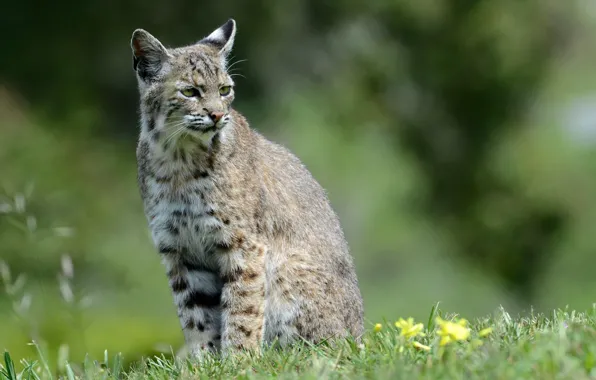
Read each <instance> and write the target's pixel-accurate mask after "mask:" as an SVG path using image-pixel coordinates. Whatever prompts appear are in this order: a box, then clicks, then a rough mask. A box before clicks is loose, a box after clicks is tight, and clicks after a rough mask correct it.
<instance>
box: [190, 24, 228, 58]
mask: <svg viewBox="0 0 596 380" xmlns="http://www.w3.org/2000/svg"><path fill="white" fill-rule="evenodd" d="M235 36H236V21H234V19H229V20H228V21H227V22H226V23H225V24H223V25H222V26H220V27H219V28H217V29H215V30H214V31H213V33H211V34H210V35H208V36H207V37H205V38H203V39H202V40H201V41H199V43H202V44H209V45H213V46H215V47H217V48H218V49H219V52H220V54H221V55H223V56H224V57H226V56H227V55H228V54H230V51H232V46H234V37H235Z"/></svg>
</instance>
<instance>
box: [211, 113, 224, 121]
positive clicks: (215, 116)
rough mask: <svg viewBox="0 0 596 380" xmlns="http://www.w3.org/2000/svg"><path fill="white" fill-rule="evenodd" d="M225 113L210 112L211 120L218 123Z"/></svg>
mask: <svg viewBox="0 0 596 380" xmlns="http://www.w3.org/2000/svg"><path fill="white" fill-rule="evenodd" d="M223 115H224V113H223V112H211V113H210V114H209V117H210V118H211V120H213V122H214V123H217V122H218V121H219V119H221V118H222V117H223Z"/></svg>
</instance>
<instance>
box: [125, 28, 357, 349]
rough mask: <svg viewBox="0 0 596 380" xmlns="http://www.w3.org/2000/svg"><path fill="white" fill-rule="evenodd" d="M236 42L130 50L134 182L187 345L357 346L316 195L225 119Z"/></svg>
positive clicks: (351, 304) (336, 251)
mask: <svg viewBox="0 0 596 380" xmlns="http://www.w3.org/2000/svg"><path fill="white" fill-rule="evenodd" d="M235 34H236V24H235V22H234V21H233V20H229V21H228V22H227V23H225V24H224V25H223V26H221V27H220V28H218V29H217V30H215V31H214V32H213V33H211V34H210V35H209V36H208V37H206V38H204V39H202V40H201V41H199V42H198V43H196V44H193V45H190V46H187V47H182V48H176V49H166V48H165V47H164V46H163V45H162V44H161V43H160V42H159V41H158V40H157V39H156V38H155V37H153V36H151V35H150V34H149V33H147V32H146V31H144V30H140V29H138V30H136V31H135V32H134V34H133V37H132V41H131V46H132V50H133V68H134V69H135V70H136V73H137V78H138V84H139V91H140V108H141V132H140V138H139V144H138V148H137V160H138V182H139V187H140V192H141V196H142V199H143V203H144V208H145V213H146V216H147V220H148V223H149V227H150V230H151V233H152V237H153V241H154V244H155V246H156V248H157V251H158V252H159V254H160V256H161V260H162V262H163V264H164V266H165V269H166V273H167V276H168V278H169V283H170V287H171V290H172V293H173V296H174V302H175V304H176V306H177V308H178V316H179V319H180V323H181V326H182V329H183V332H184V336H185V340H186V343H187V347H188V349H189V350H190V352H191V353H193V354H194V355H201V354H202V353H203V352H205V351H217V350H219V349H220V348H222V349H223V351H224V352H227V351H228V350H234V349H243V348H244V349H258V348H259V347H260V346H261V345H262V344H263V343H273V342H276V341H277V342H279V343H281V344H282V345H285V344H288V343H291V342H292V341H295V340H296V339H298V338H303V339H306V340H308V341H311V342H318V341H321V340H323V339H327V338H332V337H337V336H345V335H346V334H351V335H353V336H356V337H358V336H360V335H361V333H362V330H363V321H362V310H363V308H362V299H361V296H360V291H359V289H358V281H357V278H356V274H355V271H354V265H353V262H352V258H351V256H350V254H349V252H348V246H347V244H346V241H345V239H344V236H343V232H342V230H341V228H340V225H339V221H338V219H337V216H336V214H335V213H334V211H333V210H332V208H331V206H330V204H329V201H328V199H327V196H326V194H325V192H324V190H323V189H322V188H321V186H320V185H319V184H318V183H317V182H316V181H315V180H314V179H313V178H312V176H311V175H310V173H309V172H308V170H307V169H306V168H305V167H304V166H303V165H302V163H301V162H300V161H299V160H298V159H297V158H296V157H295V156H294V155H292V154H291V153H290V152H289V151H287V150H286V149H285V148H283V147H281V146H279V145H277V144H274V143H272V142H269V141H268V140H266V139H265V138H264V137H262V136H261V135H260V134H258V133H257V132H256V131H254V130H252V129H251V128H250V127H249V125H248V123H247V121H246V120H245V118H244V117H243V116H242V115H240V114H239V113H238V112H236V111H234V110H233V109H232V108H231V103H232V101H233V99H234V88H233V86H234V82H233V80H232V78H231V76H230V75H229V73H228V72H227V61H226V58H227V56H228V54H229V52H230V50H231V48H232V45H233V42H234V37H235Z"/></svg>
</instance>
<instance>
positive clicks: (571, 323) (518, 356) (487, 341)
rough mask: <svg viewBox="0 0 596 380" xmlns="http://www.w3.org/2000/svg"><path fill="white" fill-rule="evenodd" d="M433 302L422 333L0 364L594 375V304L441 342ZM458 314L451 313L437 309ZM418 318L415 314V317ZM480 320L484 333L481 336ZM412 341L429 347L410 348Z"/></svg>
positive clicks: (495, 321) (276, 372)
mask: <svg viewBox="0 0 596 380" xmlns="http://www.w3.org/2000/svg"><path fill="white" fill-rule="evenodd" d="M437 315H439V313H438V312H436V310H435V308H433V310H432V311H431V315H430V316H429V318H428V321H424V322H425V326H424V327H425V330H424V332H425V336H418V337H415V338H410V340H408V339H407V338H405V337H403V336H401V334H400V329H398V328H395V327H394V326H393V321H387V322H386V323H383V324H382V325H383V327H382V328H381V329H380V331H375V330H374V329H369V331H367V332H366V334H365V336H364V337H363V339H362V342H361V343H358V342H355V341H354V340H352V339H347V340H340V341H336V342H327V343H324V344H319V345H317V346H313V345H309V344H307V343H300V344H297V345H295V346H294V347H292V348H289V349H286V350H279V349H273V348H270V349H266V350H265V351H264V352H263V353H262V354H261V355H257V354H250V353H243V354H237V355H233V356H230V357H227V358H220V357H207V358H205V359H204V360H202V361H201V362H198V361H191V360H180V359H171V358H166V357H153V358H148V359H145V360H143V361H141V362H138V363H135V364H134V365H133V366H132V367H131V368H129V369H126V370H124V368H123V365H122V363H123V361H122V358H121V357H120V355H115V356H112V357H110V355H108V353H107V352H106V353H105V356H104V358H103V359H102V360H100V361H97V360H92V359H90V358H87V359H86V360H85V362H84V363H81V364H80V365H75V364H74V363H71V364H69V363H67V359H64V358H63V363H59V364H60V365H59V370H58V372H59V373H60V374H59V375H56V373H54V372H53V371H52V370H50V364H48V363H47V361H46V360H45V359H44V355H43V354H42V352H43V349H42V348H39V349H38V353H39V356H38V358H37V359H36V360H35V361H27V360H22V361H21V365H18V364H14V363H13V361H12V359H11V358H10V356H9V355H8V353H6V354H5V358H4V359H5V364H4V365H2V366H1V367H0V378H6V379H11V380H12V379H17V378H22V379H57V378H65V379H77V378H81V379H95V378H99V379H117V378H118V379H146V378H148V379H172V378H201V379H217V378H226V379H227V378H235V379H264V378H272V377H277V378H282V379H294V378H300V379H327V378H367V379H413V378H429V379H437V378H449V379H458V378H461V379H529V378H532V379H594V378H596V371H595V370H594V368H595V367H596V329H595V328H596V305H595V306H594V307H593V308H592V309H591V310H590V311H588V312H575V311H568V310H558V311H555V312H553V313H552V314H551V315H543V314H534V313H531V314H530V315H529V316H524V317H518V318H512V317H511V316H510V315H509V314H508V313H507V312H506V311H504V310H503V309H500V310H499V311H498V312H496V313H495V315H494V316H492V317H486V318H482V319H478V320H475V321H472V322H471V323H469V324H468V327H469V329H470V335H469V337H467V338H466V339H465V340H462V341H451V342H450V343H448V344H446V345H444V346H441V345H440V344H439V343H440V338H441V337H440V336H439V334H438V331H439V330H441V328H440V326H437V324H436V323H435V321H436V316H437ZM444 318H445V319H447V320H454V321H455V320H458V319H459V318H458V316H456V315H448V316H444ZM416 322H420V321H416ZM488 327H491V328H492V332H491V333H489V334H488V335H486V336H483V337H481V336H480V335H479V332H480V331H481V330H483V329H486V328H488ZM413 340H416V341H418V342H419V343H421V344H424V345H426V346H428V347H429V348H430V349H429V350H428V351H427V350H425V349H420V348H416V347H414V346H413V345H412V341H413Z"/></svg>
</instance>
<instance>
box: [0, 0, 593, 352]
mask: <svg viewBox="0 0 596 380" xmlns="http://www.w3.org/2000/svg"><path fill="white" fill-rule="evenodd" d="M595 14H596V8H595V7H594V6H593V5H591V3H590V2H589V1H588V0H574V1H568V2H561V1H557V0H525V1H518V0H499V1H497V0H476V1H472V0H433V1H430V0H420V1H416V2H412V1H406V0H396V1H388V0H375V1H370V2H368V3H366V5H365V4H363V3H362V2H356V1H351V0H337V1H333V2H331V1H314V0H308V1H299V0H288V1H284V2H273V1H266V0H251V1H246V2H233V1H231V0H221V1H218V2H211V3H204V4H203V3H197V2H190V1H186V0H184V1H178V2H174V3H167V2H165V1H161V0H151V1H143V2H141V1H138V0H133V1H128V2H109V1H108V2H105V1H104V2H100V1H97V0H89V1H85V2H72V1H65V2H60V3H45V2H39V1H35V0H28V1H24V2H11V3H7V4H4V7H3V12H1V13H0V32H2V33H3V35H5V36H12V37H11V38H4V39H2V41H1V42H0V47H1V48H2V51H3V52H4V53H5V54H8V56H9V57H10V59H2V60H0V84H2V86H3V87H0V136H1V137H0V173H1V177H0V185H2V186H3V190H0V207H2V205H9V206H10V210H9V209H8V208H6V207H9V206H4V207H5V210H4V211H2V209H0V247H1V248H0V259H1V260H3V261H5V262H6V263H7V264H8V266H9V267H10V269H11V273H13V274H14V276H16V275H17V274H18V273H24V274H26V275H27V276H28V280H27V283H26V287H25V290H24V291H25V292H26V294H29V295H30V296H31V297H32V298H31V299H32V303H31V309H30V313H31V314H32V315H33V316H34V318H33V319H32V320H31V321H32V322H35V327H31V325H30V324H25V325H24V327H23V328H22V329H20V330H19V329H15V328H13V327H14V326H16V325H15V324H14V323H16V322H13V319H11V318H12V317H11V316H10V315H11V313H12V312H9V311H8V310H13V308H12V307H10V305H11V302H13V301H14V300H13V299H11V297H9V296H5V297H2V296H0V322H2V321H4V320H6V321H7V323H0V346H8V345H11V346H13V347H16V348H12V350H13V351H14V353H15V354H16V355H17V356H19V351H18V350H20V349H22V350H24V349H25V346H24V342H26V340H27V339H30V338H32V335H34V334H32V333H31V332H32V331H35V332H36V334H37V335H38V336H40V338H41V339H43V340H45V341H47V342H48V344H49V348H50V350H54V351H56V350H57V349H58V347H59V346H60V345H61V344H63V343H68V344H70V345H72V347H73V348H72V350H73V351H77V350H80V351H81V352H82V351H90V352H92V353H96V354H97V353H99V352H102V351H103V349H106V348H107V349H110V351H112V352H117V351H119V350H122V351H124V352H126V353H129V354H130V355H131V356H132V357H133V358H134V357H138V356H139V355H143V354H147V353H150V352H154V351H156V350H162V348H161V346H160V344H165V345H166V346H167V345H173V346H174V347H177V345H178V344H179V343H180V342H181V339H182V338H181V334H180V332H179V327H178V322H177V320H176V313H175V310H174V307H173V305H172V301H171V296H170V295H169V291H168V288H167V282H166V280H165V275H164V273H163V269H162V268H161V265H160V263H159V260H158V258H157V256H156V255H155V254H154V250H153V248H152V247H151V244H150V239H149V236H148V232H147V228H146V222H145V218H144V217H143V214H142V208H141V202H140V198H139V196H138V191H137V188H136V179H135V171H136V168H135V162H134V146H135V140H136V136H137V133H138V128H137V127H136V125H137V113H136V107H137V97H138V95H137V89H136V82H135V81H136V79H135V77H134V75H133V72H132V67H131V54H130V47H129V38H130V36H131V33H132V31H133V30H134V29H135V28H138V27H142V28H144V29H147V30H148V31H149V32H151V33H152V34H153V35H155V36H156V37H158V38H159V39H160V40H161V41H162V42H163V43H164V44H165V45H166V46H179V45H184V44H190V43H193V41H197V40H199V39H200V38H201V37H203V36H205V35H207V34H208V33H209V32H210V31H211V30H213V29H214V28H216V27H217V26H218V25H219V24H221V23H223V22H224V21H225V20H226V19H228V18H229V17H233V18H235V19H236V21H237V23H238V35H237V38H236V43H235V48H234V53H233V55H234V57H233V60H234V61H238V62H237V64H236V65H235V66H234V70H237V71H236V72H237V73H238V74H240V75H241V76H238V77H235V80H236V84H237V89H238V91H237V92H238V95H237V97H236V101H235V104H236V108H238V109H239V110H240V111H241V112H243V113H244V114H245V115H246V116H247V117H248V118H249V120H250V121H251V123H252V125H253V127H255V128H256V129H258V130H260V131H262V132H263V133H264V134H265V135H267V136H268V137H269V138H271V139H272V140H275V141H278V142H281V143H284V144H285V145H287V146H288V147H289V148H290V149H291V150H293V151H294V152H295V153H296V154H297V155H298V156H299V157H300V158H301V159H302V160H303V161H304V162H305V164H306V165H307V166H308V167H309V169H310V170H311V171H312V172H313V174H314V175H315V177H316V178H317V179H319V181H320V182H321V183H322V184H323V186H324V187H325V188H327V189H328V190H329V194H330V197H331V199H332V203H333V205H334V207H335V208H336V209H337V211H338V213H339V214H340V217H341V219H342V224H343V226H344V228H345V230H346V235H347V237H348V240H349V242H350V245H351V248H352V251H353V254H354V256H355V259H356V263H357V268H358V272H359V276H360V282H361V286H362V289H363V294H364V297H365V307H366V313H367V317H369V318H373V319H379V318H380V317H381V316H388V317H389V316H391V315H392V314H393V313H399V314H400V315H405V314H410V315H412V316H414V317H420V316H422V315H423V313H424V311H425V310H426V309H427V307H428V305H429V304H432V303H434V302H436V301H443V302H444V305H445V307H447V308H449V309H451V308H453V309H457V310H458V311H460V312H462V313H465V314H468V315H478V314H480V313H486V312H488V311H491V310H493V309H494V308H495V307H496V306H497V305H498V304H503V305H507V306H509V308H512V309H514V310H515V308H517V310H520V309H523V308H526V309H527V308H528V307H529V305H534V306H536V307H538V308H554V307H557V306H563V305H562V303H563V304H567V303H570V304H574V303H575V304H576V307H578V308H585V306H586V304H585V303H586V302H592V301H593V299H592V298H591V297H590V295H589V294H586V292H583V290H584V289H585V288H589V287H590V286H593V285H596V280H595V279H594V276H593V275H592V271H591V269H590V268H593V265H594V264H596V258H595V257H594V255H593V252H594V249H596V239H594V238H593V233H592V232H591V228H592V227H591V226H592V225H593V223H594V222H596V201H594V199H593V194H594V193H596V180H593V179H592V177H593V176H592V175H591V173H592V172H593V170H594V169H595V168H593V167H592V166H593V165H594V164H592V162H594V160H593V155H594V152H596V150H595V149H594V148H595V146H596V140H595V139H594V138H593V135H590V134H589V133H590V132H589V131H592V133H593V131H594V130H596V128H595V127H596V125H595V124H596V122H595V120H596V116H594V114H595V113H596V112H593V113H591V114H590V113H589V112H588V113H587V115H588V116H585V115H586V112H585V110H584V108H581V109H576V108H573V109H572V111H569V109H570V107H573V106H574V105H575V104H577V101H578V99H580V100H582V101H583V102H587V104H588V107H587V108H588V109H590V108H592V109H593V108H595V107H596V100H593V98H591V97H596V94H595V89H596V78H592V77H593V76H592V75H591V73H592V70H593V67H594V64H595V63H596V52H595V49H594V44H593V43H592V41H591V40H590V37H589V36H590V35H593V33H594V32H595V31H596V22H595V21H594V18H595V17H594V15H595ZM23 25H26V27H23ZM586 99H587V100H586ZM590 99H592V100H590ZM590 115H592V116H590ZM586 117H587V119H586V120H587V122H584V121H582V120H584V118H586ZM590 117H591V118H590ZM578 123H580V124H581V125H582V126H583V125H584V124H587V127H582V128H584V129H581V130H580V132H578V130H577V129H574V128H575V127H574V126H575V125H578ZM586 128H587V129H586ZM586 130H587V131H588V132H586ZM577 133H584V134H585V133H588V134H587V135H585V136H584V135H580V136H581V137H580V138H579V139H578V138H577V136H578V135H577ZM590 136H592V138H591V139H590ZM19 202H21V203H19ZM17 203H18V204H21V205H22V206H23V207H20V206H19V207H20V208H19V207H16V205H17ZM65 255H66V256H67V257H69V258H71V259H72V263H73V265H74V268H75V270H74V276H73V278H72V279H71V283H70V285H71V286H72V289H74V292H75V293H76V294H77V296H78V297H79V296H80V297H81V299H82V298H83V297H87V298H86V299H87V300H88V301H89V302H90V304H89V305H88V306H87V307H85V308H82V309H79V308H75V309H74V310H75V311H73V309H72V302H71V303H68V302H66V304H65V299H64V294H63V291H64V288H63V284H62V285H61V283H60V282H59V281H58V280H57V277H56V276H57V275H58V274H59V273H60V272H61V270H63V268H62V269H61V257H64V256H65ZM61 289H62V293H61ZM0 294H1V293H0ZM570 294H573V295H572V296H570ZM388 297H389V299H387V298H388ZM5 306H6V307H5ZM4 310H7V312H6V313H3V311H4ZM65 313H66V314H65ZM4 314H6V319H4ZM13 317H14V315H13ZM61 321H62V322H61ZM74 321H77V322H76V323H77V325H76V326H78V327H77V328H75V329H72V328H70V327H71V325H72V324H73V323H75V322H74ZM19 326H23V325H22V324H20V325H19ZM165 351H166V352H169V349H167V348H166V349H165ZM77 355H78V354H77Z"/></svg>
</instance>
